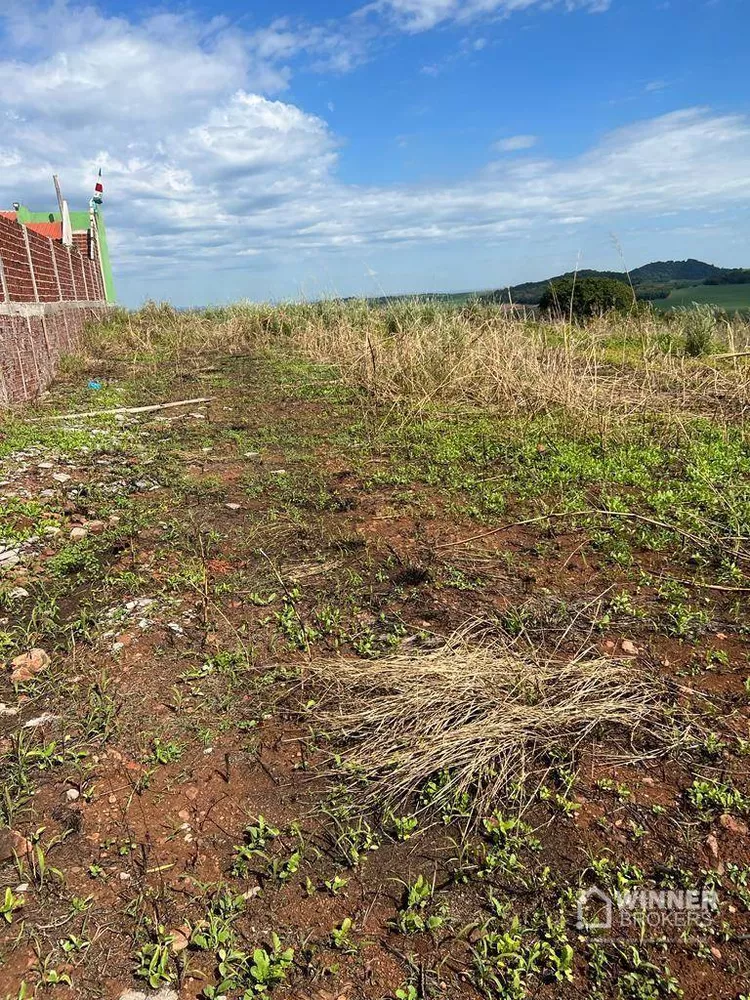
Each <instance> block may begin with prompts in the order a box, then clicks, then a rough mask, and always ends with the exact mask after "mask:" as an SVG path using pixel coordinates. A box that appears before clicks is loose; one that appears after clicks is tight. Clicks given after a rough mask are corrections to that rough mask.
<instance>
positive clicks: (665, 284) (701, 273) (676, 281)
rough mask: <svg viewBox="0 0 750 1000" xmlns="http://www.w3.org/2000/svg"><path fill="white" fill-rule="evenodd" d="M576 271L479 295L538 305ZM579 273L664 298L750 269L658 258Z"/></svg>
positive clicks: (743, 276)
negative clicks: (624, 268) (551, 287)
mask: <svg viewBox="0 0 750 1000" xmlns="http://www.w3.org/2000/svg"><path fill="white" fill-rule="evenodd" d="M575 273H576V272H574V271H567V272H566V273H565V274H558V275H555V276H554V277H552V278H546V279H545V280H544V281H526V282H524V283H523V284H520V285H513V286H512V287H511V288H498V289H496V290H495V291H492V292H483V293H481V294H480V295H479V296H478V297H479V298H481V299H482V300H483V301H485V302H515V303H516V304H518V305H537V303H538V302H539V300H540V299H541V297H542V295H543V294H544V292H545V290H546V289H547V288H548V287H549V285H550V283H551V282H553V281H559V280H561V279H563V278H572V277H573V275H574V274H575ZM577 273H578V276H579V277H593V278H616V279H617V280H618V281H624V282H628V281H630V282H631V284H632V285H633V288H634V290H635V293H636V296H637V297H638V298H639V299H666V298H667V297H668V296H669V294H670V293H671V292H673V291H675V290H676V289H678V288H687V287H690V286H694V285H709V284H710V285H736V284H746V283H750V269H746V268H741V267H737V268H728V267H716V266H715V265H714V264H706V263H705V262H704V261H702V260H693V259H688V260H660V261H654V262H653V263H651V264H644V265H643V266H642V267H637V268H635V270H633V271H631V272H630V275H629V276H628V274H626V273H625V272H624V271H593V270H583V271H578V272H577Z"/></svg>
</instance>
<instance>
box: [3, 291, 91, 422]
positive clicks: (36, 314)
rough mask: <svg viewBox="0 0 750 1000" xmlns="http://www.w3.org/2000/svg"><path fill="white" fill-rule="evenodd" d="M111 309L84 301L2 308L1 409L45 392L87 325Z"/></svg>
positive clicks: (6, 306)
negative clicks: (63, 358)
mask: <svg viewBox="0 0 750 1000" xmlns="http://www.w3.org/2000/svg"><path fill="white" fill-rule="evenodd" d="M110 308H111V306H108V305H107V304H105V303H100V304H94V303H92V304H90V305H89V304H88V303H85V302H84V303H78V302H70V303H68V302H54V303H49V304H44V305H42V304H39V305H37V304H36V303H30V304H29V305H27V306H23V305H20V304H19V305H17V306H14V305H5V306H4V305H0V408H3V407H8V406H13V405H14V404H16V403H23V402H26V401H27V400H29V399H33V398H34V397H35V396H38V395H39V394H40V393H41V392H44V390H45V389H46V388H47V386H48V385H49V384H50V382H51V381H52V380H53V378H54V377H55V374H56V372H57V364H58V361H59V360H60V357H61V356H62V355H63V354H66V353H67V352H68V351H71V350H74V349H75V347H76V345H77V344H78V342H79V340H80V334H81V331H82V330H83V327H84V325H85V324H86V323H88V322H91V321H93V320H97V319H101V318H102V317H103V316H104V315H105V313H106V311H107V310H108V309H110Z"/></svg>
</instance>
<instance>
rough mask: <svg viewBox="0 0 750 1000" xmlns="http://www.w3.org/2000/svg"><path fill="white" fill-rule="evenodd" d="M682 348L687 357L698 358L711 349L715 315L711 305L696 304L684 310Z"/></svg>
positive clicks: (708, 352) (714, 329)
mask: <svg viewBox="0 0 750 1000" xmlns="http://www.w3.org/2000/svg"><path fill="white" fill-rule="evenodd" d="M683 324H684V325H683V330H684V341H683V350H684V352H685V354H686V355H687V356H688V357H689V358H699V357H700V356H701V355H702V354H710V353H711V351H712V350H713V341H714V332H715V331H716V315H715V313H714V310H713V309H712V308H711V306H707V305H696V306H695V307H694V308H693V309H690V310H687V311H686V312H685V318H684V320H683Z"/></svg>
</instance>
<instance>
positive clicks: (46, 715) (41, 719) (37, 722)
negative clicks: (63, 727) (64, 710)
mask: <svg viewBox="0 0 750 1000" xmlns="http://www.w3.org/2000/svg"><path fill="white" fill-rule="evenodd" d="M59 718H60V716H59V715H53V714H52V712H42V714H41V715H37V716H36V718H35V719H29V721H28V722H24V724H23V728H24V729H36V728H37V727H38V726H43V725H45V723H47V722H56V721H57V720H58V719H59Z"/></svg>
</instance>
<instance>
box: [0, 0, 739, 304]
mask: <svg viewBox="0 0 750 1000" xmlns="http://www.w3.org/2000/svg"><path fill="white" fill-rule="evenodd" d="M749 30H750V10H749V9H748V5H747V3H746V0H669V2H660V0H376V2H374V3H369V4H368V3H366V2H364V3H358V2H357V0H351V2H344V0H329V2H328V3H325V4H323V3H322V2H321V3H317V2H312V0H281V2H280V3H279V2H274V3H271V2H269V0H262V2H255V3H252V2H247V0H243V2H239V0H200V2H196V3H193V4H191V5H186V4H179V5H177V4H174V3H166V4H161V5H138V4H133V3H125V2H117V0H103V2H100V3H99V4H96V3H87V4H85V5H84V4H83V3H78V2H76V0H67V2H66V0H54V2H47V0H39V2H35V0H32V2H30V3H29V2H18V0H4V2H3V4H2V6H1V7H0V43H2V44H1V45H0V119H1V120H2V123H3V126H2V129H0V201H2V202H3V203H4V204H8V205H9V204H10V203H11V202H12V201H14V200H18V201H23V202H25V203H27V204H29V205H30V207H33V208H38V209H43V208H46V207H48V206H50V207H51V206H52V204H53V201H54V196H53V192H52V190H51V184H50V179H49V177H50V174H51V173H52V172H54V171H56V172H59V173H60V174H61V176H62V179H63V182H64V185H65V192H66V195H67V196H68V198H69V200H70V201H71V203H80V204H85V202H86V201H87V200H88V197H89V195H90V189H91V186H92V184H93V177H94V173H95V169H96V167H97V166H100V165H101V166H102V167H103V170H104V181H105V198H106V201H105V214H106V219H107V225H108V229H109V231H110V233H111V243H112V251H113V262H114V267H115V274H116V281H117V285H118V290H119V293H120V297H121V299H122V300H123V301H125V302H126V303H127V304H130V305H136V304H138V303H139V302H141V301H143V300H144V299H146V298H154V299H159V300H161V299H170V300H172V301H173V302H175V303H176V304H179V305H192V304H202V303H208V302H222V301H230V300H233V299H237V298H242V297H248V298H252V299H278V298H299V297H308V298H312V297H317V296H319V295H321V294H342V295H351V294H367V295H372V294H379V293H380V292H383V291H385V292H401V291H413V292H418V291H429V290H461V289H473V288H475V289H479V288H489V287H498V286H500V285H504V284H509V283H514V282H518V281H523V280H530V279H535V278H543V277H545V276H548V275H549V274H551V273H556V272H559V271H562V270H568V269H571V268H573V267H574V266H575V265H576V264H577V263H580V265H581V266H584V267H608V268H611V267H617V266H618V265H619V262H620V260H621V256H620V255H621V254H622V255H623V256H624V259H625V261H626V262H627V264H628V265H629V266H631V267H634V266H637V265H639V264H642V263H644V262H646V261H648V260H652V259H667V258H684V257H687V256H692V257H700V258H703V259H707V260H710V261H712V262H715V263H718V264H723V265H728V266H742V265H744V266H750V235H749V234H750V227H748V222H750V74H748V73H747V70H746V45H747V38H748V34H749Z"/></svg>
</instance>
